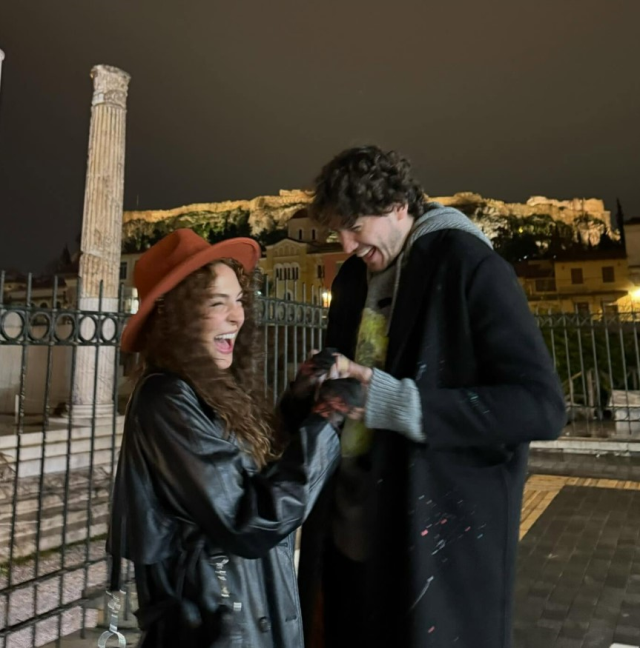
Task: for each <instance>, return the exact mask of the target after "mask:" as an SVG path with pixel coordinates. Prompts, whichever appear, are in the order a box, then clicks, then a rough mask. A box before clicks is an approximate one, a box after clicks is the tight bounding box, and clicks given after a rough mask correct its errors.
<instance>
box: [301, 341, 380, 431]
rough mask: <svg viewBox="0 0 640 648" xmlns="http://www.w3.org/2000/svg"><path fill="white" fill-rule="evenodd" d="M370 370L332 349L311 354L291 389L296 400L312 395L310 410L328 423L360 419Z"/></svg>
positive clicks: (362, 414)
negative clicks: (312, 400) (313, 401)
mask: <svg viewBox="0 0 640 648" xmlns="http://www.w3.org/2000/svg"><path fill="white" fill-rule="evenodd" d="M372 375H373V371H372V369H371V368H370V367H364V366H362V365H359V364H357V363H355V362H353V361H352V360H349V358H347V357H346V356H343V355H342V354H340V353H338V351H337V349H333V348H331V347H328V348H325V349H323V350H322V351H319V352H318V351H312V354H311V356H310V357H309V358H307V360H306V361H305V362H303V363H302V364H301V365H300V368H299V370H298V373H297V375H296V378H295V380H294V381H293V384H292V386H291V389H292V392H293V395H294V396H296V397H297V398H307V397H310V396H312V395H313V394H314V393H315V405H314V407H313V411H314V412H315V413H317V414H320V415H321V416H324V417H325V418H327V419H329V420H331V422H332V423H334V425H336V424H340V423H342V421H344V419H345V418H350V419H354V420H362V418H363V417H364V408H365V402H366V386H367V385H368V384H369V382H370V381H371V377H372Z"/></svg>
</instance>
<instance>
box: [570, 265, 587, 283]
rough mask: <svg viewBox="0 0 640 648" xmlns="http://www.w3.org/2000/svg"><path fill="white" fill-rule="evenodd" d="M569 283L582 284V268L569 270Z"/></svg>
mask: <svg viewBox="0 0 640 648" xmlns="http://www.w3.org/2000/svg"><path fill="white" fill-rule="evenodd" d="M571 283H572V284H581V283H584V277H583V276H582V268H571Z"/></svg>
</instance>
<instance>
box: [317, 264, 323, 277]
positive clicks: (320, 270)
mask: <svg viewBox="0 0 640 648" xmlns="http://www.w3.org/2000/svg"><path fill="white" fill-rule="evenodd" d="M317 269H318V279H324V266H323V265H319V266H318V268H317Z"/></svg>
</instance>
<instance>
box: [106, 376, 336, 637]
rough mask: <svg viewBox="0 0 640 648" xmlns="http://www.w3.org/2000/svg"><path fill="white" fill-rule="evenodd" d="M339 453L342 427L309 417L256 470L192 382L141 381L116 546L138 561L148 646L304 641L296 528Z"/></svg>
mask: <svg viewBox="0 0 640 648" xmlns="http://www.w3.org/2000/svg"><path fill="white" fill-rule="evenodd" d="M339 452H340V450H339V442H338V438H337V435H336V433H335V431H334V429H333V428H332V427H331V426H330V425H329V424H327V423H326V422H325V421H324V420H323V419H320V418H310V419H307V420H306V421H305V423H304V424H303V425H302V426H301V427H300V429H299V430H298V431H296V432H295V433H294V434H293V435H292V438H291V441H290V443H289V445H288V447H287V449H286V451H285V452H284V455H283V456H282V458H281V459H280V460H279V461H278V462H276V463H274V464H273V465H272V466H270V467H268V468H266V469H264V470H262V471H258V469H257V467H256V464H255V463H254V461H253V460H252V458H251V457H250V456H249V455H248V454H247V453H246V452H243V451H242V450H241V449H240V447H239V445H238V443H237V441H236V440H235V439H234V438H233V436H231V437H230V438H229V437H227V436H226V435H225V434H224V427H223V423H222V422H221V421H220V420H219V419H218V418H217V417H216V415H215V413H214V412H213V411H212V410H211V408H209V407H208V406H207V405H206V404H204V403H203V402H202V401H201V400H200V399H199V398H198V396H197V395H196V393H195V392H194V390H193V389H192V388H191V387H190V386H189V385H188V384H187V383H186V382H185V381H183V380H182V379H180V378H179V377H177V376H175V375H173V374H169V373H164V372H159V373H153V374H150V375H148V376H146V377H145V378H144V379H143V380H142V381H140V382H139V384H138V385H137V387H136V389H135V391H134V394H133V396H132V399H131V402H130V404H129V408H128V411H127V415H126V419H125V430H124V438H123V443H122V449H121V453H120V459H119V464H118V472H117V476H116V480H115V487H114V492H113V505H112V512H111V524H110V532H109V541H108V549H109V551H110V552H111V553H112V555H113V556H114V558H115V559H116V560H117V558H118V557H124V558H128V559H130V560H131V561H133V563H134V566H135V576H136V585H137V589H138V599H139V603H140V609H139V611H138V612H137V615H138V621H139V624H140V627H141V628H142V629H143V631H144V635H143V640H142V644H141V645H142V646H144V647H145V648H146V647H147V646H153V647H154V648H162V647H163V646H171V647H172V648H174V647H175V646H183V645H184V646H190V647H192V648H199V647H203V648H204V647H207V648H208V647H218V646H252V648H300V647H301V646H302V645H303V639H302V629H301V618H300V617H301V615H300V605H299V600H298V593H297V587H296V576H295V568H294V533H295V530H296V529H297V528H298V527H299V526H300V525H301V523H302V522H303V520H304V519H305V517H306V515H307V513H308V512H309V511H310V509H311V507H312V505H313V503H314V501H315V499H316V497H317V495H318V494H319V492H320V491H321V489H322V487H323V485H324V483H325V482H326V480H327V479H328V478H329V477H330V475H331V473H332V472H333V471H334V469H335V467H336V466H337V462H338V460H339ZM112 584H113V583H112Z"/></svg>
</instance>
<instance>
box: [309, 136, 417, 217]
mask: <svg viewBox="0 0 640 648" xmlns="http://www.w3.org/2000/svg"><path fill="white" fill-rule="evenodd" d="M395 205H407V208H408V212H409V214H411V216H413V217H414V218H420V216H422V214H423V213H424V210H425V205H424V190H423V189H422V187H421V186H420V183H419V182H417V181H416V180H415V179H414V178H413V176H412V174H411V164H410V163H409V161H408V160H407V159H406V158H405V157H402V156H401V155H400V154H399V153H396V152H395V151H387V152H385V151H383V150H382V149H380V148H379V147H377V146H359V147H356V148H351V149H347V150H346V151H343V152H342V153H340V154H339V155H337V156H336V157H335V158H333V160H331V161H330V162H329V163H328V164H326V165H325V166H324V167H323V169H322V171H321V172H320V175H319V176H318V177H317V178H316V181H315V193H314V197H313V201H312V203H311V210H310V211H311V216H312V218H313V219H314V220H315V221H317V222H318V223H320V224H322V225H325V226H327V227H330V228H332V229H343V228H344V229H346V228H349V227H352V226H353V224H354V223H355V222H356V220H357V219H358V218H359V217H360V216H383V215H385V214H388V213H389V212H390V211H391V210H392V209H393V207H394V206H395Z"/></svg>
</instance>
